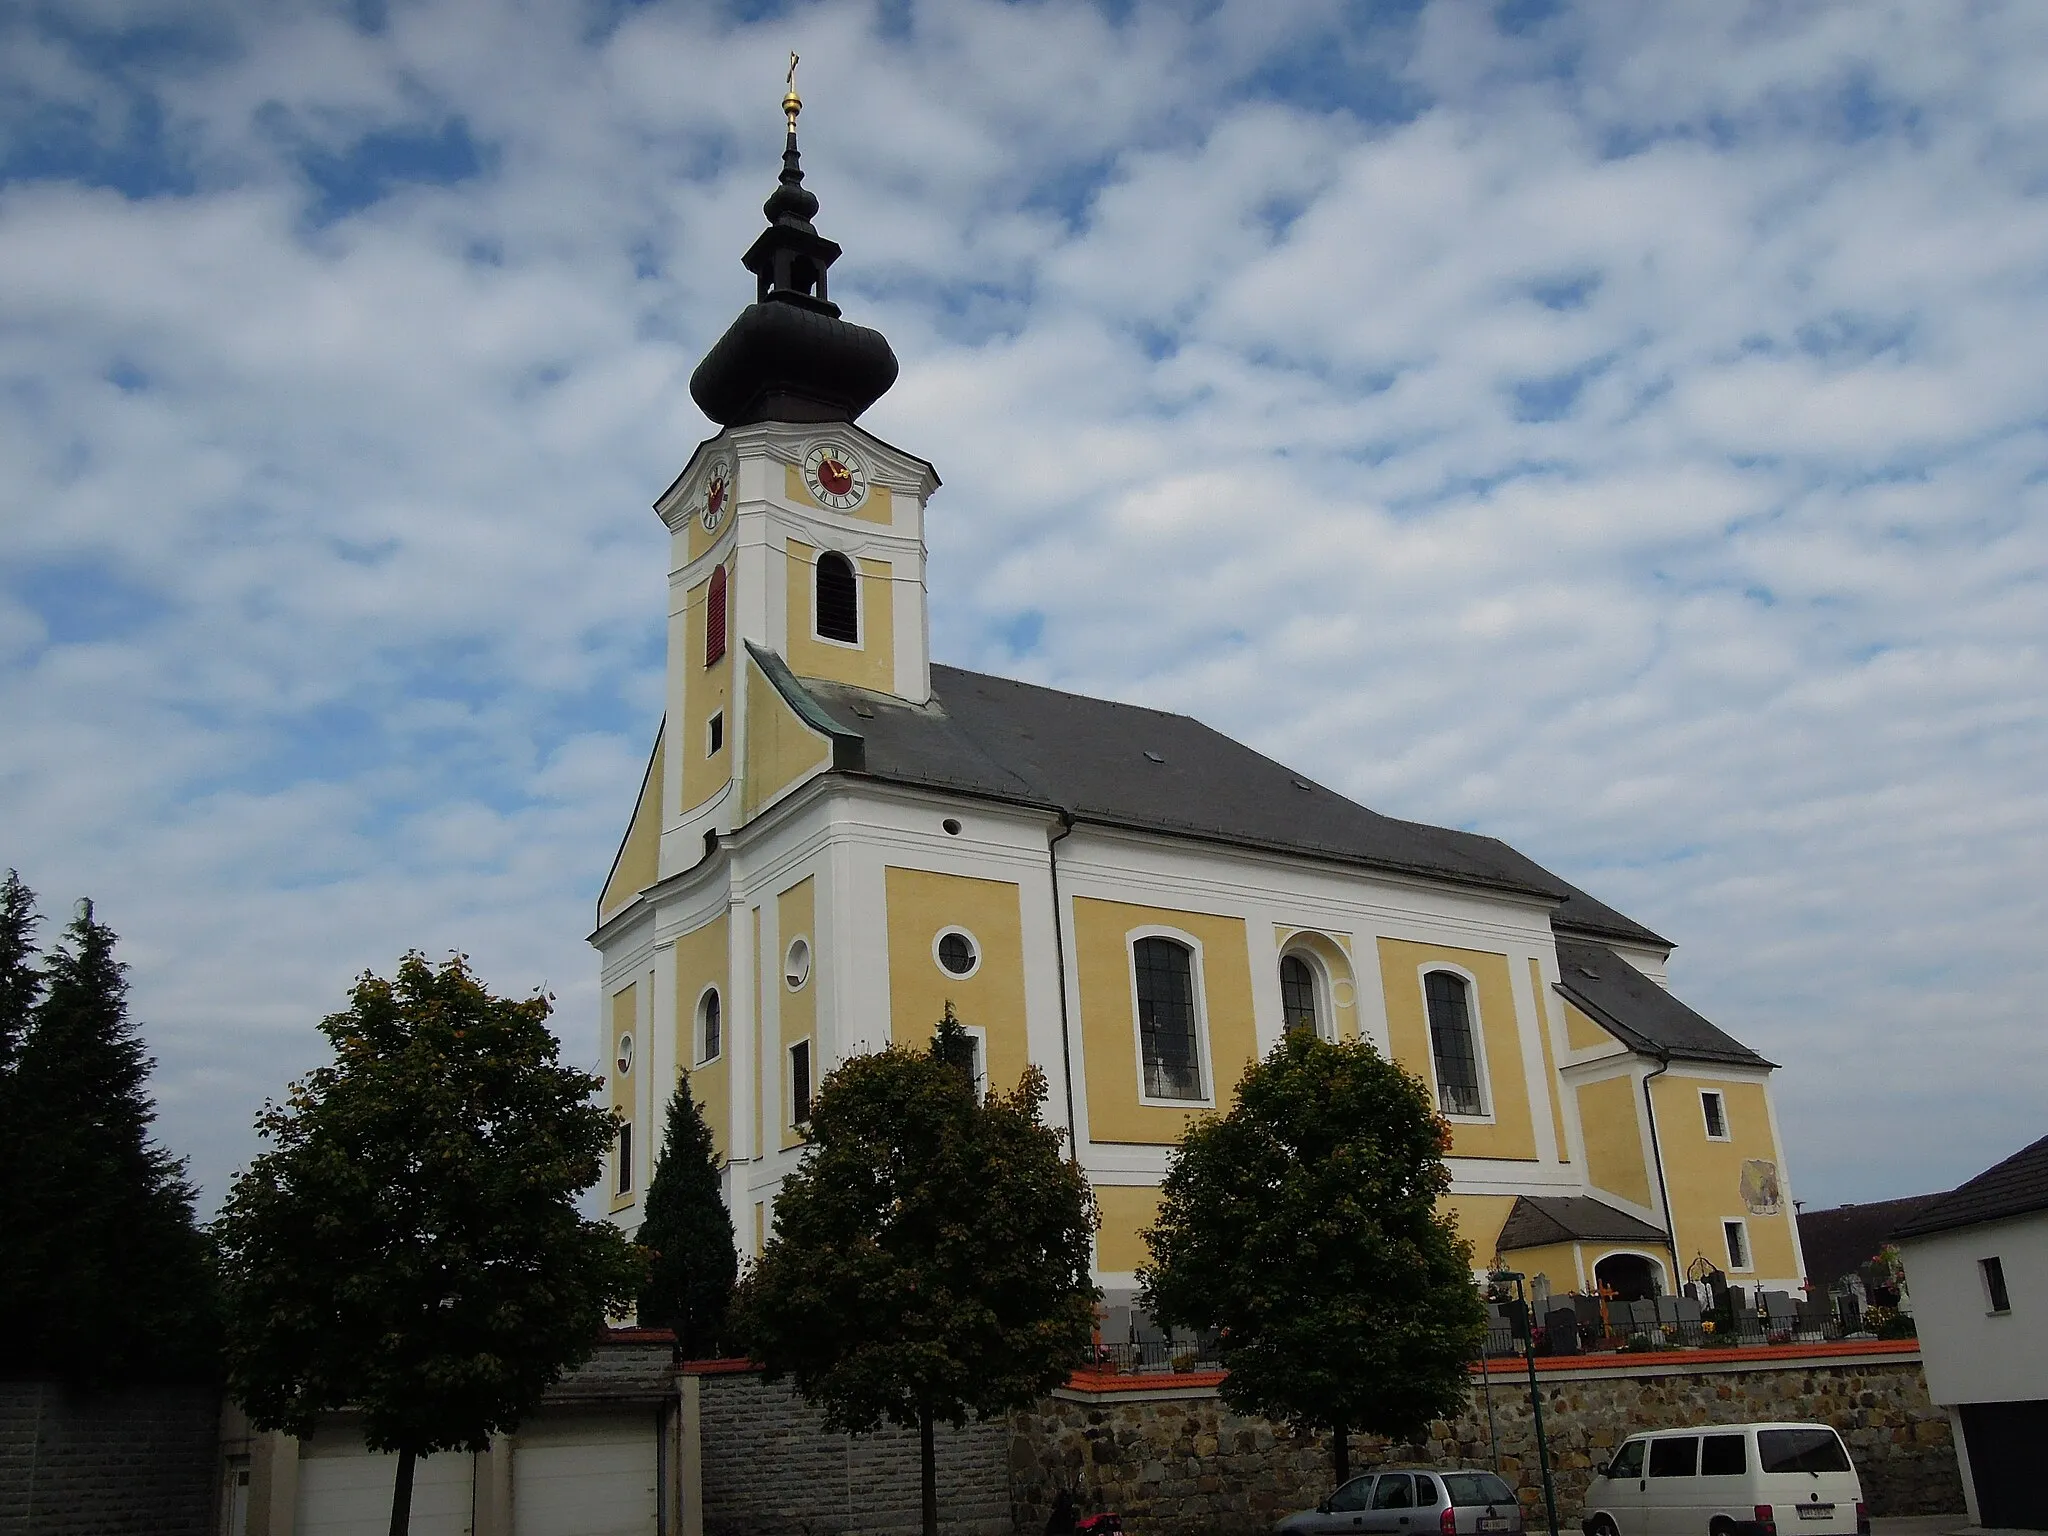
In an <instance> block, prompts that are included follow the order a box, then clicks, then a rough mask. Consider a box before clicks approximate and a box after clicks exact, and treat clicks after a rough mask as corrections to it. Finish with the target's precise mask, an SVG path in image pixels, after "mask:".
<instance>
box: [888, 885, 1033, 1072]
mask: <svg viewBox="0 0 2048 1536" xmlns="http://www.w3.org/2000/svg"><path fill="white" fill-rule="evenodd" d="M885 896H886V899H887V901H888V908H889V911H888V917H889V923H888V928H889V1029H890V1034H891V1036H892V1037H893V1038H894V1039H895V1040H896V1042H897V1043H898V1044H900V1045H909V1046H919V1047H921V1046H923V1045H924V1044H925V1043H926V1042H927V1041H929V1040H930V1039H931V1037H932V1030H933V1029H934V1028H936V1027H937V1025H938V1022H939V1019H940V1017H941V1016H942V1015H943V1014H944V1012H945V1008H946V1002H947V1000H948V999H951V1001H952V1003H953V1011H954V1013H955V1014H956V1015H957V1016H958V1017H959V1020H960V1022H961V1023H962V1024H974V1025H978V1026H980V1028H981V1029H982V1030H984V1031H985V1032H986V1034H987V1038H988V1062H987V1066H988V1078H989V1086H990V1087H992V1088H999V1089H1002V1090H1004V1091H1005V1092H1007V1091H1008V1090H1009V1089H1011V1088H1013V1087H1015V1086H1016V1083H1017V1080H1018V1078H1020V1077H1022V1076H1023V1075H1024V1068H1025V1066H1026V1064H1027V1063H1028V1062H1029V1060H1030V1050H1029V1046H1028V1045H1027V1043H1026V1040H1025V1034H1024V919H1023V893H1022V892H1021V891H1020V890H1019V888H1018V887H1017V885H1016V883H1015V882H1014V881H1009V880H977V879H974V878H971V877H969V876H966V875H945V874H938V873H935V872H934V871H932V870H928V869H902V868H898V867H896V866H894V865H891V866H890V867H889V869H888V871H887V873H886V876H885ZM956 926H957V927H960V928H965V929H966V930H967V931H968V932H969V933H971V934H973V935H974V941H975V944H976V945H977V946H978V947H979V949H980V951H981V965H980V967H979V968H978V969H977V970H976V971H975V973H974V974H973V975H972V976H969V977H966V978H962V977H959V976H953V975H949V974H948V973H947V972H945V971H943V970H941V969H940V968H939V962H938V960H937V959H936V958H935V957H934V956H933V954H932V944H933V941H934V940H935V939H936V938H937V937H938V933H939V930H940V929H942V928H949V927H956Z"/></svg>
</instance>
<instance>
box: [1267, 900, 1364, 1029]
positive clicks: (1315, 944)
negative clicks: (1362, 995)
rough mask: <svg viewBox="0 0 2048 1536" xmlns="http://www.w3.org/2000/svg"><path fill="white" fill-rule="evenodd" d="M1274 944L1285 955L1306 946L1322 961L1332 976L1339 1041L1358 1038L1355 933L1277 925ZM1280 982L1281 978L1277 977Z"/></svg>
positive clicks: (1275, 926)
mask: <svg viewBox="0 0 2048 1536" xmlns="http://www.w3.org/2000/svg"><path fill="white" fill-rule="evenodd" d="M1273 944H1274V947H1275V948H1276V949H1278V950H1279V952H1280V954H1281V955H1282V956H1285V955H1286V954H1287V952H1288V951H1289V950H1291V949H1296V950H1300V949H1305V950H1309V951H1310V952H1312V953H1313V954H1314V955H1315V957H1316V958H1317V959H1318V960H1320V961H1322V963H1323V969H1324V971H1326V972H1327V973H1328V974H1329V978H1330V1011H1331V1013H1332V1014H1333V1015H1334V1018H1333V1022H1334V1023H1335V1024H1336V1026H1337V1038H1338V1039H1339V1040H1356V1039H1357V1038H1358V973H1357V971H1356V970H1355V969H1354V968H1353V966H1352V964H1351V948H1350V944H1351V935H1350V934H1348V933H1323V932H1321V931H1319V930H1317V929H1312V928H1289V927H1287V926H1285V925H1284V924H1280V923H1275V924H1274V925H1273ZM1276 981H1277V977H1276Z"/></svg>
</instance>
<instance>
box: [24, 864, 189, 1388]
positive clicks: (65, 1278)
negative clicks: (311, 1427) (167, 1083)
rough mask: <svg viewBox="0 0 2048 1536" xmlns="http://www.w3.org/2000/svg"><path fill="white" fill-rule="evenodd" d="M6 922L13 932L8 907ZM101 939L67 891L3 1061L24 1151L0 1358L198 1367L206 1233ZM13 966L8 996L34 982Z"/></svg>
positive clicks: (96, 924) (161, 1372)
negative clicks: (65, 906) (159, 1137)
mask: <svg viewBox="0 0 2048 1536" xmlns="http://www.w3.org/2000/svg"><path fill="white" fill-rule="evenodd" d="M24 897H26V892H23V891H21V890H19V881H15V882H13V883H12V884H11V885H10V886H9V887H8V888H7V889H6V891H5V893H4V899H5V900H6V902H7V904H8V909H9V911H10V913H12V914H19V913H20V912H21V911H23V910H31V911H32V904H33V898H27V900H26V901H24V899H23V898H24ZM10 927H11V930H12V931H13V932H19V930H20V927H21V923H20V919H19V917H18V915H17V916H15V917H14V918H13V920H12V922H11V924H10ZM114 943H115V938H114V931H113V930H112V929H111V928H109V927H107V926H106V924H104V923H102V922H100V921H98V919H97V918H96V917H95V915H94V912H93V906H92V903H91V902H89V901H82V902H80V903H79V904H78V914H77V916H76V917H75V918H73V920H72V921H71V923H70V925H69V926H68V927H67V928H66V929H65V933H64V942H63V943H61V944H59V945H58V946H57V947H56V948H55V949H54V950H52V951H51V952H50V954H49V955H48V956H47V958H46V959H45V960H44V962H43V965H42V967H41V975H40V978H39V980H40V984H41V995H40V997H38V998H36V1000H35V1004H34V1009H33V1012H32V1014H31V1015H30V1020H29V1027H28V1029H27V1031H26V1032H25V1033H24V1034H23V1036H22V1038H21V1041H20V1045H19V1048H18V1051H17V1053H16V1055H15V1060H14V1065H13V1070H12V1072H11V1073H10V1074H9V1076H10V1078H11V1081H10V1082H9V1084H8V1092H9V1095H10V1097H11V1099H12V1101H13V1102H12V1103H11V1104H10V1105H9V1108H10V1110H12V1111H13V1113H11V1114H10V1115H9V1117H8V1118H9V1122H10V1124H11V1125H12V1126H13V1130H12V1131H11V1132H10V1134H11V1135H12V1136H14V1137H17V1138H19V1142H18V1145H19V1146H20V1148H21V1155H22V1156H23V1158H24V1165H23V1166H22V1167H21V1168H20V1169H19V1170H18V1171H19V1173H20V1174H21V1177H19V1178H18V1179H17V1180H15V1183H16V1186H17V1188H16V1193H15V1195H14V1197H13V1199H14V1205H15V1208H14V1210H13V1211H12V1212H10V1214H11V1215H12V1216H13V1218H14V1222H15V1225H14V1228H13V1230H12V1231H11V1232H10V1233H9V1239H10V1241H9V1246H10V1248H11V1249H12V1250H13V1252H12V1255H11V1259H10V1263H9V1265H8V1266H7V1267H8V1269H9V1271H10V1274H11V1281H10V1288H11V1290H12V1292H13V1294H12V1295H11V1296H10V1297H9V1298H8V1301H9V1303H10V1305H9V1308H8V1314H7V1315H8V1318H9V1321H8V1323H7V1324H6V1325H5V1326H6V1332H5V1334H4V1344H0V1349H4V1354H5V1359H4V1364H5V1366H6V1367H7V1368H8V1369H11V1370H15V1371H34V1372H48V1373H53V1374H60V1375H63V1376H66V1377H72V1378H82V1379H85V1380H101V1379H108V1378H113V1377H117V1376H118V1377H121V1378H129V1379H132V1378H134V1377H138V1376H140V1377H163V1376H190V1375H197V1374H204V1373H208V1372H210V1371H211V1369H212V1368H213V1353H214V1331H213V1318H214V1311H213V1305H212V1283H211V1270H210V1266H209V1263H208V1250H207V1244H206V1239H205V1237H204V1235H203V1234H202V1233H201V1232H200V1230H199V1228H198V1226H197V1224H196V1223H195V1222H194V1220H193V1214H192V1202H193V1189H192V1186H191V1185H190V1184H189V1183H187V1182H186V1179H185V1168H184V1164H183V1163H181V1162H180V1161H179V1160H178V1159H176V1158H174V1157H172V1156H171V1154H170V1153H169V1152H167V1151H165V1150H164V1149H163V1148H162V1147H161V1146H158V1145H157V1144H156V1142H155V1141H153V1140H152V1139H151V1137H150V1124H151V1122H152V1121H154V1120H155V1118H156V1107H155V1105H154V1104H153V1103H151V1101H150V1098H149V1094H148V1092H147V1089H146V1084H147V1082H148V1078H149V1073H150V1070H151V1068H152V1067H154V1065H155V1063H154V1062H153V1061H151V1060H150V1058H149V1057H148V1055H146V1054H145V1053H144V1051H143V1048H142V1041H141V1039H140V1038H139V1037H138V1035H137V1033H136V1030H135V1026H134V1024H133V1023H132V1022H131V1021H130V1020H129V1018H128V979H127V974H126V971H127V968H126V967H125V966H124V965H122V964H121V962H120V961H118V960H116V959H115V958H114ZM16 947H17V948H19V947H20V946H18V945H17V946H16ZM25 964H26V960H25V959H24V958H17V959H15V961H14V974H13V975H12V976H11V977H10V978H9V982H10V984H11V987H12V990H13V992H14V994H15V995H17V996H19V995H24V993H26V992H30V991H32V990H33V984H32V983H29V982H27V981H25V980H24V978H23V977H22V975H21V974H20V973H21V969H22V967H23V966H24V965H25Z"/></svg>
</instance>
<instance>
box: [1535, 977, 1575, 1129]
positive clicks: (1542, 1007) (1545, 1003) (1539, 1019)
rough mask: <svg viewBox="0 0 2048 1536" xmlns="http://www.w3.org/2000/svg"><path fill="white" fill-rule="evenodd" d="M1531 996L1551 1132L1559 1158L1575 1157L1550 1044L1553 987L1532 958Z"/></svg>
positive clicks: (1554, 1052) (1553, 1053) (1552, 1048)
mask: <svg viewBox="0 0 2048 1536" xmlns="http://www.w3.org/2000/svg"><path fill="white" fill-rule="evenodd" d="M1529 995H1530V996H1531V997H1533V998H1534V999H1536V1032H1537V1033H1538V1034H1539V1035H1541V1036H1542V1037H1543V1084H1544V1086H1545V1087H1546V1088H1548V1089H1549V1090H1550V1134H1551V1135H1552V1136H1553V1137H1555V1138H1556V1140H1557V1160H1558V1161H1559V1162H1560V1163H1568V1162H1570V1161H1571V1160H1572V1150H1571V1140H1570V1138H1568V1137H1567V1136H1566V1135H1565V1133H1564V1099H1563V1098H1562V1096H1561V1094H1560V1090H1559V1087H1558V1076H1557V1049H1556V1047H1555V1046H1553V1045H1552V1044H1551V1043H1550V998H1551V992H1550V990H1549V989H1548V988H1547V987H1545V986H1544V985H1543V966H1542V965H1541V963H1539V962H1538V961H1537V959H1536V957H1535V956H1534V955H1531V956H1530V957H1529Z"/></svg>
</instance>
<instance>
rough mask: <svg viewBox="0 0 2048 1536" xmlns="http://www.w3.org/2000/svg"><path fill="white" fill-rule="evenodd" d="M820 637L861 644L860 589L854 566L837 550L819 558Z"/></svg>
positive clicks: (828, 551) (849, 643)
mask: <svg viewBox="0 0 2048 1536" xmlns="http://www.w3.org/2000/svg"><path fill="white" fill-rule="evenodd" d="M818 635H819V637H820V638H821V639H825V640H844V641H845V642H846V643H847V644H848V645H859V644H860V589H859V588H858V587H857V586H856V585H855V584H854V576H853V562H852V561H851V560H849V559H847V558H846V556H844V555H842V554H840V553H839V552H838V551H836V550H829V549H828V550H827V551H825V553H824V554H822V555H820V556H818Z"/></svg>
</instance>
